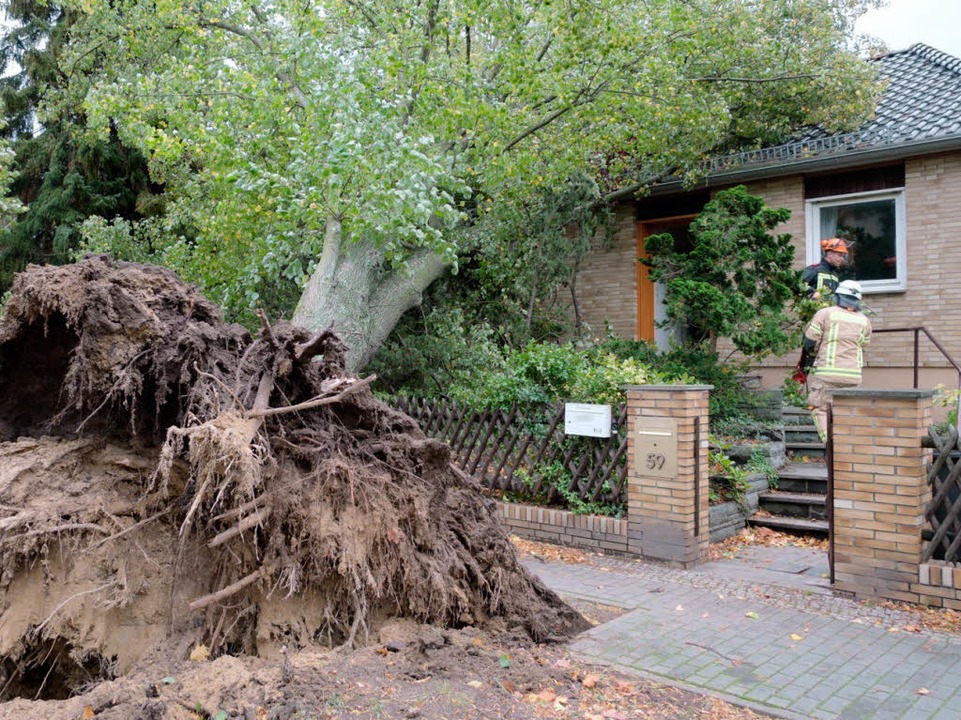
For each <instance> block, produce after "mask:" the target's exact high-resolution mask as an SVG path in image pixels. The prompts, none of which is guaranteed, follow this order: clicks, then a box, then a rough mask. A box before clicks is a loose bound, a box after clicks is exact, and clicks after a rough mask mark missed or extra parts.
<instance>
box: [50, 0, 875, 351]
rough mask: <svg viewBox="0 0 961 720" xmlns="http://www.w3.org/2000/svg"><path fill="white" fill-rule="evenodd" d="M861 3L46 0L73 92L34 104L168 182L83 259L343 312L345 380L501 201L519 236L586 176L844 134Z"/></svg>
mask: <svg viewBox="0 0 961 720" xmlns="http://www.w3.org/2000/svg"><path fill="white" fill-rule="evenodd" d="M870 2H871V0H766V2H748V1H747V0H683V1H681V0H643V1H640V2H639V1H638V0H598V1H596V2H591V3H575V4H573V5H572V4H570V3H558V2H554V3H551V2H514V1H513V0H454V1H452V2H438V1H437V0H430V1H428V2H422V1H421V0H378V2H369V1H356V2H354V1H352V2H335V3H327V2H300V1H298V2H289V1H288V0H257V1H256V2H251V3H235V2H228V1H227V0H205V2H203V3H200V4H197V3H176V2H174V3H169V2H167V3H164V2H161V3H158V2H153V1H152V0H151V1H147V0H129V1H127V2H123V3H119V4H118V3H116V2H112V1H111V0H61V4H62V5H63V6H64V7H65V8H66V9H67V10H68V11H70V12H73V13H75V15H76V17H77V18H78V20H77V22H76V23H75V24H73V25H72V26H71V30H70V32H71V37H70V43H69V44H68V47H67V48H66V49H65V51H64V53H63V54H62V55H61V56H60V58H59V63H60V68H59V69H60V72H61V74H62V75H64V76H65V77H68V78H70V82H69V87H67V88H64V89H63V91H62V92H50V93H49V95H48V96H47V97H45V103H44V106H45V108H46V109H47V112H54V111H58V112H61V113H64V114H65V115H71V116H77V117H79V116H83V117H86V118H87V120H88V125H89V128H88V131H89V134H90V135H99V136H100V137H101V138H102V139H104V140H107V139H109V138H110V137H112V136H113V135H114V134H116V135H117V136H118V137H119V138H120V139H121V141H122V142H123V143H125V144H127V145H128V146H130V147H133V148H137V149H138V150H140V151H141V152H142V153H143V154H144V155H145V156H146V157H147V158H148V159H149V169H150V178H151V181H152V182H154V183H156V184H157V185H161V186H163V187H164V189H165V194H164V197H163V198H162V200H163V203H162V204H163V207H164V208H165V212H164V213H163V214H162V215H156V216H152V217H150V218H148V219H146V220H144V221H142V222H140V223H139V224H138V225H137V227H133V226H131V225H130V223H128V222H127V221H125V220H123V219H122V218H121V219H118V220H117V221H115V222H114V218H112V217H106V218H104V219H103V220H102V221H100V222H96V221H92V222H91V224H90V225H89V226H88V227H87V232H88V238H89V239H90V241H91V242H92V245H91V246H90V247H91V248H96V249H107V248H110V249H112V251H114V252H116V251H118V250H121V249H122V250H125V251H127V252H130V253H131V257H130V258H128V259H140V257H142V256H143V255H144V254H146V255H149V256H150V257H151V259H152V261H154V262H158V263H160V264H163V265H165V266H168V267H174V268H177V269H179V270H180V271H181V272H182V273H183V274H184V276H185V277H187V278H188V279H191V280H194V281H196V282H198V283H202V284H203V287H205V288H208V289H209V291H210V293H216V298H217V300H218V301H221V302H223V303H224V304H225V305H227V306H229V307H231V309H232V311H233V312H242V311H243V310H244V309H245V308H247V307H250V306H252V305H253V304H254V303H255V302H257V301H259V302H261V303H264V302H275V307H278V309H283V310H284V311H288V312H289V310H290V307H289V306H288V305H285V303H286V302H288V301H290V300H291V298H293V299H295V298H296V297H298V296H299V298H300V302H299V304H298V307H297V310H296V314H295V315H294V318H295V319H296V320H297V321H298V322H300V323H301V324H303V325H306V326H308V327H311V328H313V329H315V330H319V329H322V328H326V327H329V326H330V324H331V323H334V325H335V328H336V329H337V330H338V332H340V333H341V335H342V336H343V339H344V341H345V343H346V344H347V345H349V346H350V350H349V353H348V363H349V366H350V367H352V368H359V367H363V366H364V365H365V364H366V363H367V361H368V360H369V359H370V358H371V356H372V355H373V354H374V353H375V352H376V350H377V348H378V347H379V346H380V344H381V343H382V342H383V341H384V340H385V338H386V337H387V336H388V334H389V333H390V331H391V329H392V328H393V327H394V325H395V324H396V323H397V321H398V319H399V318H400V317H401V316H402V314H403V313H404V312H405V311H406V310H407V309H409V308H411V307H413V306H416V305H418V304H419V303H420V302H421V295H422V293H423V292H424V291H425V289H426V288H427V287H428V286H429V285H430V284H431V283H432V282H433V281H435V280H436V279H438V278H439V277H441V276H442V274H443V273H444V272H445V271H446V270H447V269H448V268H451V267H452V266H453V264H454V263H455V262H456V260H457V257H458V253H463V252H464V251H465V250H467V249H470V247H471V244H472V242H473V238H474V237H475V236H476V231H478V230H480V231H484V225H485V223H484V218H485V217H487V216H488V214H489V213H490V212H496V211H495V210H494V208H496V207H498V206H502V207H503V206H505V205H506V206H507V208H508V209H507V210H506V211H503V212H501V213H499V215H498V217H497V219H498V220H499V221H501V222H516V223H519V227H518V232H517V233H516V234H517V235H519V236H523V235H525V234H527V233H526V232H524V226H523V223H525V222H526V221H527V220H528V219H529V218H528V217H527V216H526V213H524V212H511V207H512V206H517V207H518V208H523V207H525V206H526V205H528V204H533V205H536V204H537V202H538V198H539V195H540V193H541V191H542V189H543V188H545V187H547V188H556V187H563V186H564V185H565V184H566V183H567V182H568V181H569V180H570V178H572V177H576V176H577V175H578V174H579V173H583V172H585V171H587V172H589V173H590V174H591V176H592V179H593V180H595V181H596V182H597V183H598V184H599V185H600V186H601V187H600V192H601V195H602V196H604V197H605V198H606V199H608V200H610V199H612V198H614V197H618V196H620V197H629V196H631V195H632V194H633V193H634V192H636V191H637V190H638V189H639V188H641V187H643V186H645V185H647V184H649V183H652V182H654V181H655V180H657V179H658V178H661V177H663V176H664V175H666V174H671V173H674V172H680V173H683V172H685V171H687V170H690V168H692V167H697V166H698V165H699V163H700V161H701V160H703V158H704V157H705V156H708V155H711V154H716V153H725V152H727V151H729V150H731V149H733V148H737V147H742V146H745V145H746V146H752V147H753V146H756V145H757V144H760V143H766V142H772V141H781V140H783V138H784V137H785V136H787V135H788V134H789V133H791V132H792V131H794V130H795V129H796V128H797V127H799V126H805V125H821V126H822V127H824V128H826V129H830V130H833V129H838V128H842V127H846V128H853V127H856V126H857V125H858V124H860V123H861V122H862V120H863V118H864V117H865V116H866V115H867V114H868V113H869V112H870V111H871V109H872V108H873V107H874V104H875V98H876V93H877V92H878V91H879V89H880V88H879V86H878V85H877V84H876V83H874V82H873V78H874V74H875V72H876V68H874V67H873V66H872V65H871V64H870V63H867V62H865V61H863V60H860V59H859V58H858V57H857V56H856V54H855V53H854V52H853V51H852V50H851V49H850V47H849V46H850V45H852V44H853V41H852V38H851V35H852V27H853V21H854V19H855V18H856V17H857V16H858V14H859V13H860V12H862V11H863V10H864V8H865V7H867V6H868V5H869V4H870ZM66 111H70V112H69V113H68V112H66ZM158 204H161V203H158ZM110 222H112V225H108V223H110ZM466 226H470V229H471V230H472V231H473V232H471V233H467V234H464V233H462V232H459V231H463V230H465V227H466ZM497 245H498V243H496V242H495V243H491V246H492V247H493V248H496V246H497ZM491 252H496V250H493V249H492V250H491ZM138 253H140V255H138ZM507 265H508V267H507V268H506V269H508V270H510V269H511V267H510V264H507ZM515 265H520V263H515ZM504 284H505V285H509V281H507V280H506V279H505V282H504ZM281 290H283V292H281ZM211 296H212V297H213V295H211ZM280 300H283V302H280ZM292 304H293V303H292V302H290V305H292Z"/></svg>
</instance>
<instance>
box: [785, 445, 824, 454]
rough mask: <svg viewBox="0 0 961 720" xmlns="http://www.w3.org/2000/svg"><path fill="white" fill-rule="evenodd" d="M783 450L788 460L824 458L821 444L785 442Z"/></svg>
mask: <svg viewBox="0 0 961 720" xmlns="http://www.w3.org/2000/svg"><path fill="white" fill-rule="evenodd" d="M784 449H785V451H786V452H787V456H788V457H789V458H798V457H810V458H823V457H824V443H823V442H786V443H784Z"/></svg>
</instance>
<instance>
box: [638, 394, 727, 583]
mask: <svg viewBox="0 0 961 720" xmlns="http://www.w3.org/2000/svg"><path fill="white" fill-rule="evenodd" d="M711 387H712V386H710V385H636V386H631V387H629V388H627V432H628V471H627V481H628V487H627V537H628V551H629V552H631V553H633V554H635V555H641V556H644V557H648V558H652V559H657V560H666V561H669V562H671V563H674V564H679V565H683V566H685V567H687V566H691V565H694V564H696V563H697V562H699V561H700V560H702V559H703V558H705V557H706V555H707V547H708V544H709V541H710V527H709V524H710V511H709V508H708V470H707V467H708V463H707V453H708V396H709V393H710V390H711ZM698 437H699V440H697V438H698Z"/></svg>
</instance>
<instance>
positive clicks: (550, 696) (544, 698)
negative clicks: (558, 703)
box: [536, 688, 557, 703]
mask: <svg viewBox="0 0 961 720" xmlns="http://www.w3.org/2000/svg"><path fill="white" fill-rule="evenodd" d="M536 697H537V699H538V700H540V701H541V702H545V703H552V702H554V701H555V700H556V699H557V693H556V692H554V691H553V690H551V689H550V688H547V689H546V690H541V691H540V692H539V693H537V695H536Z"/></svg>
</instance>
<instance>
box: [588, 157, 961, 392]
mask: <svg viewBox="0 0 961 720" xmlns="http://www.w3.org/2000/svg"><path fill="white" fill-rule="evenodd" d="M748 189H749V191H750V192H752V193H754V194H757V195H760V196H761V197H763V198H764V199H765V200H766V201H767V203H768V205H770V206H772V207H785V208H788V209H789V210H790V211H791V219H790V220H789V221H788V222H787V223H785V224H784V226H783V228H782V229H781V231H783V232H788V233H790V234H791V235H792V236H793V238H794V244H795V248H796V252H795V265H796V267H797V268H799V269H800V268H803V267H804V266H805V265H806V264H807V258H806V256H805V230H804V223H805V214H804V198H803V195H804V187H803V180H802V178H801V177H790V178H781V179H776V180H770V181H765V182H755V183H751V184H749V185H748ZM905 215H906V232H907V246H908V269H907V283H908V287H907V290H906V291H905V292H898V293H884V294H871V295H869V296H868V299H867V301H868V304H869V305H870V307H871V308H872V309H873V310H874V312H875V313H876V314H875V315H873V316H872V323H873V325H874V327H875V328H878V329H881V328H899V327H917V326H921V325H923V326H924V327H926V328H927V329H928V330H929V331H930V332H931V333H932V334H933V335H934V336H935V337H936V338H937V339H938V341H939V342H940V343H941V344H942V345H943V346H944V347H945V348H946V349H947V351H948V352H949V353H950V354H951V355H952V356H954V358H955V360H957V361H959V362H961V313H959V312H958V311H957V308H959V307H961V153H959V152H956V153H947V154H942V155H937V156H931V157H926V158H917V159H913V160H908V161H906V163H905ZM635 233H636V230H635V223H634V219H633V216H632V210H631V208H630V206H629V204H624V205H623V206H621V207H620V209H619V210H618V213H617V224H616V233H615V235H614V241H613V243H612V244H611V246H610V247H602V245H603V243H602V242H601V241H600V239H597V240H596V241H595V247H596V249H595V251H594V252H593V253H592V254H591V256H590V257H589V258H588V259H587V260H586V262H585V263H584V267H583V271H582V272H581V274H580V276H579V278H578V294H579V298H580V302H581V307H582V312H583V316H584V318H585V320H586V321H587V322H588V323H589V324H590V325H591V328H592V330H593V334H594V335H595V336H597V337H600V336H601V335H602V334H603V330H604V321H605V320H607V321H608V322H609V323H610V324H611V326H612V327H613V329H614V331H615V333H616V334H617V335H619V336H621V337H626V338H634V337H635V334H636V330H637V300H636V288H635V285H636V276H635V262H636V255H637V249H636V234H635ZM919 349H920V365H921V368H922V369H921V375H922V377H921V386H922V387H933V386H934V385H935V384H937V383H946V384H948V385H955V384H956V383H957V374H956V373H955V371H954V370H953V369H951V366H950V365H949V364H948V363H947V361H946V360H945V359H944V357H943V356H942V355H941V353H940V351H938V349H937V348H936V347H935V346H934V344H933V343H931V342H930V341H929V340H927V339H926V338H925V337H924V335H922V336H921V338H920V343H919ZM865 359H866V362H867V366H866V369H865V383H864V386H865V387H878V388H882V387H891V383H892V382H894V383H895V385H897V386H901V387H910V386H911V383H912V381H913V379H912V377H911V375H912V370H913V335H911V334H908V333H893V334H878V335H877V336H876V337H875V338H874V340H873V342H872V344H871V346H870V348H869V349H868V351H867V353H866V356H865ZM796 361H797V357H796V356H795V354H794V353H793V352H792V353H788V354H787V355H786V356H784V357H783V358H769V359H767V360H765V361H764V363H763V364H762V366H761V368H760V370H761V374H762V377H763V379H764V384H765V385H766V386H769V387H777V386H779V385H780V384H781V382H782V381H783V379H784V377H785V375H786V373H787V370H788V368H790V367H793V365H794V363H795V362H796ZM925 368H927V369H925ZM892 373H893V375H892Z"/></svg>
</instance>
